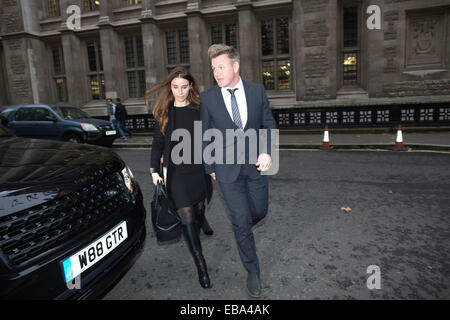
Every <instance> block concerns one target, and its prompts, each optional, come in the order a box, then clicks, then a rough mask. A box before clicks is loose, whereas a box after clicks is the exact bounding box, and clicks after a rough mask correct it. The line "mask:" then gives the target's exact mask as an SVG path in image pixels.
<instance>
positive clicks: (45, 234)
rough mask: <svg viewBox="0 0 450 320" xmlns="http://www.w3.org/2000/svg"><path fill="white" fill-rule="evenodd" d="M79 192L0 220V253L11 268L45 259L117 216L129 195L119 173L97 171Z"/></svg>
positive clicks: (126, 202)
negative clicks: (0, 252) (7, 260)
mask: <svg viewBox="0 0 450 320" xmlns="http://www.w3.org/2000/svg"><path fill="white" fill-rule="evenodd" d="M88 181H91V183H90V184H84V186H83V187H81V188H80V189H79V190H77V191H75V192H71V193H69V194H67V195H64V196H62V197H59V198H57V199H54V200H52V201H49V202H47V203H45V204H41V205H39V206H36V207H32V208H30V209H27V210H24V211H21V212H18V213H14V214H11V215H8V216H6V217H3V218H0V249H1V251H2V252H3V254H4V255H5V256H6V257H7V258H8V259H9V262H10V263H11V264H13V265H15V266H19V265H20V266H23V265H26V264H28V263H31V262H32V261H34V260H35V259H34V258H36V259H40V258H43V257H45V256H47V255H48V254H49V253H50V252H53V251H54V249H56V248H57V247H60V246H62V245H64V244H67V243H68V242H70V241H71V239H73V238H74V237H76V236H79V235H80V234H88V233H89V232H95V230H98V229H99V227H98V226H99V224H100V223H102V222H103V224H105V220H108V219H110V218H111V216H112V215H114V214H115V213H116V214H117V213H120V210H118V209H120V208H121V207H124V206H126V205H127V204H128V202H129V201H130V195H129V194H128V191H127V189H126V187H125V185H124V182H123V179H122V177H121V175H120V173H118V172H116V173H112V174H107V175H105V173H103V172H102V171H100V174H98V172H97V173H96V175H95V176H92V177H89V179H88Z"/></svg>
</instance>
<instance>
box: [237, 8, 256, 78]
mask: <svg viewBox="0 0 450 320" xmlns="http://www.w3.org/2000/svg"><path fill="white" fill-rule="evenodd" d="M236 8H237V9H238V17H239V53H240V55H241V64H240V75H241V76H242V78H243V79H245V80H249V81H253V82H257V83H260V82H261V72H260V70H261V67H260V65H261V63H260V59H259V57H260V52H261V48H260V46H259V39H258V34H259V32H258V26H259V24H258V21H257V19H256V17H255V14H254V12H253V7H252V2H251V1H249V0H238V1H237V3H236Z"/></svg>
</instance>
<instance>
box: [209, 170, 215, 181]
mask: <svg viewBox="0 0 450 320" xmlns="http://www.w3.org/2000/svg"><path fill="white" fill-rule="evenodd" d="M209 175H210V176H211V178H213V180H216V173H215V172H213V173H210V174H209Z"/></svg>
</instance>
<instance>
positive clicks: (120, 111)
mask: <svg viewBox="0 0 450 320" xmlns="http://www.w3.org/2000/svg"><path fill="white" fill-rule="evenodd" d="M114 103H115V104H116V113H115V116H116V118H117V119H119V121H120V128H121V129H122V131H124V132H126V133H128V134H129V135H130V136H131V135H133V132H131V130H130V129H128V128H127V126H126V124H125V120H126V119H127V118H128V113H127V109H126V108H125V106H124V105H123V104H122V102H121V101H120V98H116V99H115V100H114Z"/></svg>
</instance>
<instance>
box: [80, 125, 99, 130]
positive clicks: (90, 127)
mask: <svg viewBox="0 0 450 320" xmlns="http://www.w3.org/2000/svg"><path fill="white" fill-rule="evenodd" d="M81 128H83V130H84V131H88V132H98V129H97V127H96V126H94V125H93V124H90V123H82V124H81Z"/></svg>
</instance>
